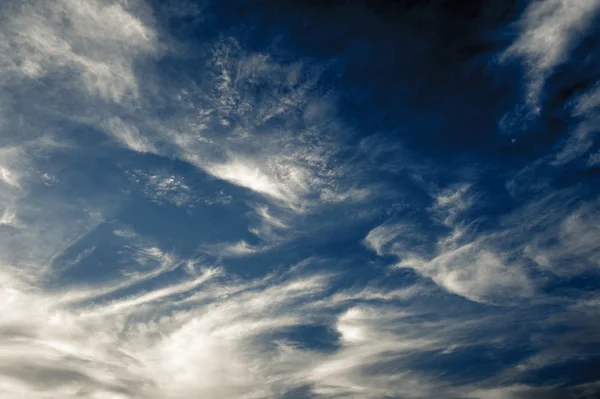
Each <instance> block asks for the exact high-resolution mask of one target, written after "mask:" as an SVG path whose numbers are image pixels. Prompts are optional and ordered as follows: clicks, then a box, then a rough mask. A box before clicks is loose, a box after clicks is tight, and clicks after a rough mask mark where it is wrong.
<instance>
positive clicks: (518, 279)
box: [364, 184, 533, 303]
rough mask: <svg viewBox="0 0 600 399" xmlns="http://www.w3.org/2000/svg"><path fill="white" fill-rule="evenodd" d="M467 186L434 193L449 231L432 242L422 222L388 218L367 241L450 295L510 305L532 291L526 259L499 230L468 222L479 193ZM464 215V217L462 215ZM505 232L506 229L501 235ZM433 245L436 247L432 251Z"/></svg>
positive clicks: (438, 217)
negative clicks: (481, 229) (478, 229)
mask: <svg viewBox="0 0 600 399" xmlns="http://www.w3.org/2000/svg"><path fill="white" fill-rule="evenodd" d="M471 191H472V190H471V189H470V186H469V185H468V184H463V185H458V186H456V187H454V188H448V189H446V190H442V191H441V192H438V193H437V194H434V198H433V200H434V204H433V206H432V207H431V208H429V211H430V213H431V215H432V220H433V221H434V222H436V223H439V224H441V225H443V226H445V227H446V228H448V229H449V231H448V232H447V233H446V234H442V235H440V236H439V237H438V238H437V240H436V241H435V243H434V245H433V246H432V245H431V242H430V241H431V238H430V237H429V235H427V234H425V233H424V232H423V231H422V229H423V227H422V225H421V224H417V223H415V224H409V223H407V222H404V221H401V222H387V223H384V224H382V225H380V226H378V227H375V228H374V229H372V230H371V231H370V232H369V233H368V234H367V236H366V238H365V240H364V243H365V244H366V245H367V246H368V247H369V248H371V249H373V250H374V251H375V252H376V253H377V254H378V255H379V256H381V255H386V254H390V255H395V256H397V257H398V258H399V261H398V262H397V263H396V265H395V267H399V268H411V269H413V270H415V271H416V272H418V273H419V274H421V275H423V276H424V277H428V278H431V279H432V280H433V281H434V282H435V283H436V284H438V285H439V286H441V287H443V288H444V289H446V290H448V291H449V292H451V293H454V294H457V295H460V296H463V297H465V298H468V299H470V300H472V301H476V302H484V303H510V302H512V301H513V300H514V299H515V298H526V297H530V296H531V295H532V294H533V286H532V284H531V282H530V280H529V277H528V276H527V273H526V271H525V268H524V265H523V263H522V261H520V260H519V261H516V262H515V261H514V260H513V261H511V260H510V258H511V254H510V252H506V250H505V249H504V248H503V246H502V245H500V244H499V240H498V235H499V234H498V233H483V234H479V235H477V234H476V233H475V232H474V231H472V230H473V229H472V228H469V227H468V225H467V224H466V223H465V222H464V220H463V219H465V216H464V214H465V212H466V211H468V210H470V208H471V207H472V206H473V205H474V204H475V198H476V197H477V195H476V194H475V193H472V192H471ZM461 216H462V219H461V218H460V217H461ZM500 234H503V233H500ZM432 249H433V250H432Z"/></svg>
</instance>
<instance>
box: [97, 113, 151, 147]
mask: <svg viewBox="0 0 600 399" xmlns="http://www.w3.org/2000/svg"><path fill="white" fill-rule="evenodd" d="M104 127H105V129H106V131H107V132H108V133H109V134H110V135H112V136H113V137H114V138H115V139H116V140H117V141H118V142H120V143H121V144H122V145H123V146H125V147H127V148H129V149H131V150H133V151H137V152H150V153H153V152H156V149H155V148H154V146H153V145H152V143H151V142H150V140H148V139H147V138H146V137H144V136H143V135H141V134H140V132H139V131H138V129H137V127H135V126H134V125H131V124H128V123H125V122H123V121H122V120H121V119H120V118H118V117H113V118H110V119H108V121H106V123H105V124H104Z"/></svg>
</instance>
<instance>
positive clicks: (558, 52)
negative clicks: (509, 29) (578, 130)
mask: <svg viewBox="0 0 600 399" xmlns="http://www.w3.org/2000/svg"><path fill="white" fill-rule="evenodd" d="M599 10H600V2H598V1H597V0H583V1H580V0H548V1H533V2H531V4H530V5H529V6H528V7H527V9H526V10H525V12H524V14H523V16H522V17H521V20H520V21H519V27H520V34H519V36H518V37H517V39H516V41H515V42H514V43H513V44H512V45H511V46H510V47H509V48H508V49H507V50H506V51H505V52H504V54H503V55H502V58H503V59H506V58H510V57H519V58H522V59H523V61H524V63H525V64H526V66H527V67H528V68H529V70H528V79H529V83H528V92H527V100H526V101H527V104H528V105H529V106H530V107H532V108H533V110H534V112H537V110H538V108H539V103H538V102H539V97H540V95H541V93H542V90H543V88H544V83H545V80H546V78H547V77H548V76H549V75H550V74H551V73H552V71H553V70H554V68H555V67H556V66H558V65H560V64H562V63H564V62H565V61H567V58H568V52H569V51H570V50H571V49H572V48H573V47H574V46H575V45H576V44H577V41H578V40H579V39H580V38H581V37H582V36H583V35H584V34H585V33H586V31H587V30H588V28H589V27H590V26H591V24H592V22H593V19H594V17H595V15H596V13H597V12H598V11H599Z"/></svg>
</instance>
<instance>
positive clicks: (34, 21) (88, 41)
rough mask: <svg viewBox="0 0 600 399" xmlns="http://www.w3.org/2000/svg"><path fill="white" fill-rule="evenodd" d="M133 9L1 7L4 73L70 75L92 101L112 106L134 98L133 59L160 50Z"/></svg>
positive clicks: (81, 4)
mask: <svg viewBox="0 0 600 399" xmlns="http://www.w3.org/2000/svg"><path fill="white" fill-rule="evenodd" d="M134 7H140V3H131V4H129V7H127V6H126V5H125V4H124V3H121V2H110V3H108V2H102V1H94V0H89V1H70V0H61V1H58V2H53V3H46V2H39V1H33V2H28V3H26V4H23V6H22V7H20V9H19V8H17V7H8V6H7V7H4V11H5V12H6V11H7V10H8V12H10V13H11V14H10V16H7V17H8V20H7V21H6V24H5V25H4V28H3V30H2V36H3V42H4V43H5V44H4V45H5V46H6V47H7V49H6V50H7V51H3V54H4V56H3V59H2V61H1V63H2V64H3V65H4V70H5V71H9V73H12V74H17V76H19V78H20V79H40V78H43V77H46V76H52V77H53V78H54V79H65V78H66V77H64V76H61V75H63V73H64V72H65V71H70V72H71V73H75V74H76V75H75V76H77V78H78V79H80V81H81V83H82V84H83V86H84V87H85V89H86V90H87V92H88V93H89V94H90V95H94V96H99V97H101V98H103V99H105V100H108V101H113V102H120V101H122V100H123V99H124V98H125V97H128V96H129V97H135V96H137V93H138V86H137V80H136V77H135V75H134V72H133V62H134V59H135V57H137V56H142V55H153V54H156V52H157V50H158V46H157V41H156V40H157V39H156V36H155V33H154V31H153V30H152V29H151V28H149V27H147V26H146V25H145V23H144V22H143V21H142V20H141V19H140V18H139V16H136V15H135V14H134V13H132V11H131V9H133V8H134ZM138 9H139V8H138ZM8 48H10V49H11V50H8ZM5 73H6V72H5Z"/></svg>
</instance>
